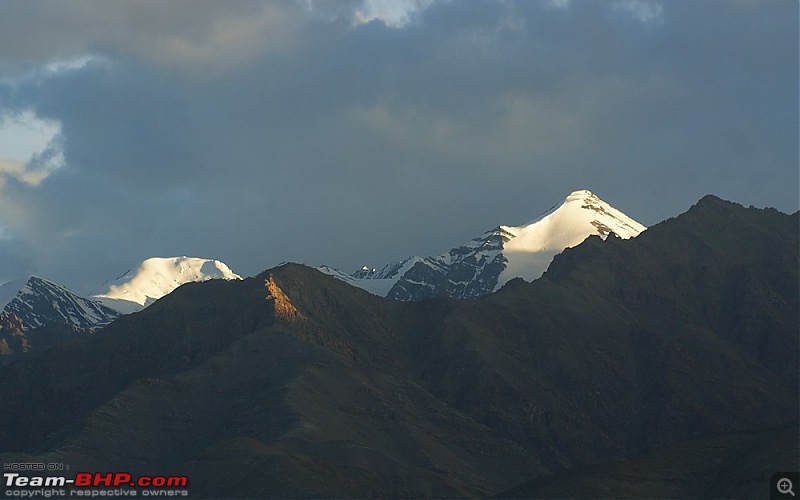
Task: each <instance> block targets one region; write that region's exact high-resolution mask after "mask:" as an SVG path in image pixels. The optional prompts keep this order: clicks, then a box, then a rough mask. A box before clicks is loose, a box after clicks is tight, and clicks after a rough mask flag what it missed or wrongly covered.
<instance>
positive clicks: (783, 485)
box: [778, 477, 795, 496]
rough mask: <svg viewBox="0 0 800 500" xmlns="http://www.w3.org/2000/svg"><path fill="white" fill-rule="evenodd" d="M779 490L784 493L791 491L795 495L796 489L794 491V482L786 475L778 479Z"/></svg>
mask: <svg viewBox="0 0 800 500" xmlns="http://www.w3.org/2000/svg"><path fill="white" fill-rule="evenodd" d="M778 491H779V492H780V493H781V494H783V495H785V494H787V493H789V494H790V495H792V496H795V494H794V491H792V482H791V481H789V479H787V478H785V477H782V478H780V479H778Z"/></svg>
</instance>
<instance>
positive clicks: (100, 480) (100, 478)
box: [92, 472, 114, 486]
mask: <svg viewBox="0 0 800 500" xmlns="http://www.w3.org/2000/svg"><path fill="white" fill-rule="evenodd" d="M112 484H114V474H112V473H110V472H109V473H107V474H106V475H103V474H100V473H99V472H96V473H95V474H94V481H93V482H92V486H111V485H112Z"/></svg>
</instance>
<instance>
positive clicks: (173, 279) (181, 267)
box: [92, 256, 242, 314]
mask: <svg viewBox="0 0 800 500" xmlns="http://www.w3.org/2000/svg"><path fill="white" fill-rule="evenodd" d="M210 279H225V280H233V279H242V277H241V276H239V275H238V274H236V273H234V272H233V271H232V270H231V269H230V268H229V267H228V266H227V265H226V264H225V263H224V262H221V261H218V260H213V259H203V258H197V257H186V256H182V257H152V258H149V259H147V260H145V261H143V262H142V263H141V264H139V265H138V266H137V267H135V268H133V269H131V270H129V271H128V272H126V273H125V274H124V275H122V276H120V277H119V278H117V279H115V280H113V281H111V282H107V283H105V284H104V285H103V287H104V288H105V291H103V292H102V293H97V294H93V295H92V298H93V299H95V300H98V301H100V302H101V303H103V304H104V305H106V306H108V307H111V308H114V309H117V310H118V311H120V312H122V313H126V314H127V313H132V312H136V311H139V310H141V309H144V308H145V307H147V306H149V305H150V304H152V303H153V302H155V301H156V300H158V299H160V298H161V297H163V296H165V295H167V294H169V293H171V292H172V291H173V290H175V289H176V288H178V287H179V286H181V285H183V284H186V283H190V282H195V281H206V280H210Z"/></svg>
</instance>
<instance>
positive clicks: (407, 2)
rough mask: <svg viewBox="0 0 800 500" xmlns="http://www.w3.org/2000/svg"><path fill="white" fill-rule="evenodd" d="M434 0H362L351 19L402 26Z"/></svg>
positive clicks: (391, 26)
mask: <svg viewBox="0 0 800 500" xmlns="http://www.w3.org/2000/svg"><path fill="white" fill-rule="evenodd" d="M433 1H434V0H364V1H363V3H362V4H361V7H359V8H358V9H356V11H355V13H354V14H353V18H354V19H353V20H354V22H355V23H356V24H363V23H368V22H370V21H373V20H375V19H377V20H379V21H380V22H382V23H383V24H385V25H386V26H388V27H390V28H402V27H404V26H406V25H408V24H409V23H411V22H412V21H413V20H414V18H415V17H416V16H417V15H419V14H420V13H421V12H422V11H424V10H425V9H427V8H428V7H430V6H431V4H433Z"/></svg>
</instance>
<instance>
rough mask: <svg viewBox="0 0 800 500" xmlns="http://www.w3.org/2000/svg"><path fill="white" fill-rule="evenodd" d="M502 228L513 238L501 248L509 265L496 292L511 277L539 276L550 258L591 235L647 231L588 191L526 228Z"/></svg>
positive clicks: (529, 278)
mask: <svg viewBox="0 0 800 500" xmlns="http://www.w3.org/2000/svg"><path fill="white" fill-rule="evenodd" d="M502 228H503V229H505V230H506V231H508V232H509V233H511V234H513V235H514V237H513V238H511V240H509V241H508V242H506V243H505V245H504V246H503V255H505V257H506V259H508V262H507V263H506V268H505V270H504V271H503V272H502V273H500V277H499V279H498V282H497V288H496V289H499V288H500V287H501V286H503V285H504V284H506V283H507V282H508V281H509V280H511V279H513V278H522V279H524V280H525V281H532V280H535V279H537V278H539V277H541V276H542V274H544V272H545V271H546V270H547V267H548V266H549V265H550V262H552V260H553V257H555V256H556V255H557V254H559V253H561V252H562V251H564V249H566V248H571V247H574V246H576V245H579V244H580V243H582V242H583V240H585V239H586V238H588V237H589V236H591V235H598V236H600V237H601V238H603V239H605V238H606V237H607V236H608V234H609V231H611V232H614V233H615V234H616V235H617V236H619V237H620V238H623V239H628V238H632V237H634V236H637V235H639V233H641V232H642V231H644V230H645V229H647V228H646V227H645V226H643V225H641V224H639V223H638V222H636V221H635V220H633V219H631V218H630V217H628V216H627V215H625V214H623V213H622V212H620V211H619V210H617V209H616V208H614V207H612V206H611V205H609V204H608V203H606V202H604V201H603V200H601V199H600V198H598V197H597V196H595V195H594V194H592V192H591V191H587V190H582V191H574V192H573V193H571V194H570V195H569V196H567V198H566V200H564V203H563V204H562V205H561V206H559V207H558V208H556V209H555V210H553V211H551V212H549V213H547V214H546V215H544V216H543V217H541V218H540V219H538V220H535V221H533V222H531V223H529V224H527V225H524V226H518V227H508V226H502Z"/></svg>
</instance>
